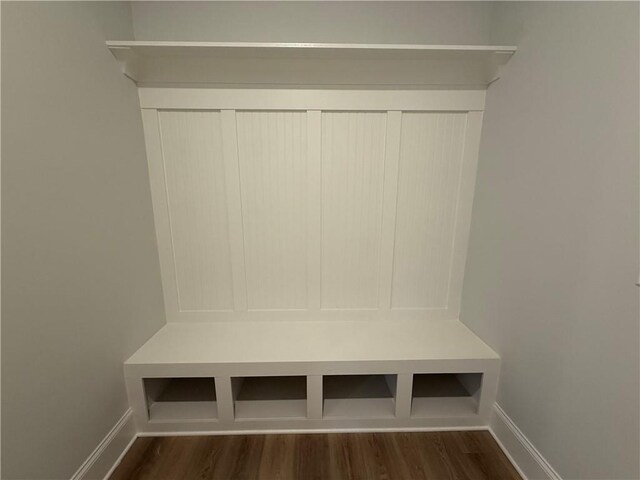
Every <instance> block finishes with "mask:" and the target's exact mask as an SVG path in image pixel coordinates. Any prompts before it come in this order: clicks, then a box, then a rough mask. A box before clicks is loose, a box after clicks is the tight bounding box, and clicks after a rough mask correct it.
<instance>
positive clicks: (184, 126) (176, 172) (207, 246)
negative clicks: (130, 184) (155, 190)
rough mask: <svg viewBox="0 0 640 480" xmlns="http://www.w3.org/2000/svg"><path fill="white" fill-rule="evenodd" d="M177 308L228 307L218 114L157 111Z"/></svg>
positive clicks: (226, 235) (230, 289)
mask: <svg viewBox="0 0 640 480" xmlns="http://www.w3.org/2000/svg"><path fill="white" fill-rule="evenodd" d="M159 121H160V132H161V138H162V149H163V156H164V168H165V175H166V185H167V199H168V208H169V216H170V227H171V240H172V243H173V255H174V259H175V275H176V283H177V290H178V301H179V309H180V310H181V311H191V310H231V309H233V287H232V285H233V283H232V278H231V262H230V249H229V233H228V230H229V229H228V217H227V201H226V190H225V170H224V161H223V155H222V134H221V124H220V113H219V112H178V111H161V112H159Z"/></svg>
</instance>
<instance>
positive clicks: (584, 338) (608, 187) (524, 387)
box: [462, 2, 640, 479]
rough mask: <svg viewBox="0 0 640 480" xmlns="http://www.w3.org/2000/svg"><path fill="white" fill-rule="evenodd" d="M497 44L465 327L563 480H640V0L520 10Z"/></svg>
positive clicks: (506, 400) (498, 29) (505, 400)
mask: <svg viewBox="0 0 640 480" xmlns="http://www.w3.org/2000/svg"><path fill="white" fill-rule="evenodd" d="M494 22H495V23H494V29H493V31H494V41H496V42H497V43H515V44H516V45H518V52H517V53H516V55H515V56H514V57H513V58H512V60H511V61H510V62H509V64H508V65H507V66H506V68H505V70H504V75H503V77H502V78H501V79H500V80H499V81H498V82H496V83H495V84H494V85H492V86H491V88H490V89H489V93H488V98H487V108H486V113H485V122H484V128H483V139H482V145H481V150H480V161H479V170H478V179H477V188H476V197H475V203H474V211H473V221H472V231H471V241H470V247H469V256H468V262H467V269H466V276H465V283H464V293H463V306H462V320H463V321H464V322H465V323H466V324H467V325H468V326H469V327H471V328H472V329H473V330H474V331H476V332H477V333H478V334H479V335H480V336H481V337H482V338H483V339H484V340H485V341H486V342H488V343H489V344H490V345H491V346H492V347H493V348H495V349H496V350H497V351H498V353H499V354H500V355H501V356H502V372H501V379H500V388H499V392H498V403H499V404H500V405H501V407H502V408H503V409H504V410H505V411H506V413H507V414H508V415H509V416H510V417H511V418H512V419H513V420H514V421H515V423H516V424H517V425H518V426H519V427H520V428H521V429H522V431H523V432H524V434H525V435H526V436H527V437H528V438H529V439H530V440H531V441H532V442H533V443H534V445H535V446H536V447H537V448H538V449H539V450H540V451H541V452H542V454H543V455H544V456H545V457H546V459H547V460H548V461H549V462H550V463H551V464H552V465H553V467H554V468H555V469H556V470H558V472H559V473H560V474H561V475H562V476H563V478H565V479H614V478H615V479H622V478H624V479H632V478H638V477H639V472H638V455H639V451H640V443H639V439H638V435H639V433H638V432H639V418H638V411H639V408H640V405H639V403H640V401H639V398H638V397H639V392H640V385H639V381H640V371H639V364H640V359H639V344H638V342H639V338H640V332H639V327H638V324H639V315H640V314H639V308H638V289H637V287H635V286H634V282H635V281H636V279H637V276H638V270H639V260H638V246H639V238H638V237H639V235H638V230H639V225H638V219H639V212H638V205H639V198H638V174H639V168H638V166H639V157H640V152H639V146H638V132H639V131H640V130H639V129H640V125H639V120H638V105H639V98H638V90H639V78H638V68H639V65H638V58H639V50H638V49H639V47H638V44H639V38H638V4H637V3H627V4H620V3H597V2H596V3H560V4H554V3H553V2H550V3H518V4H506V3H505V4H501V5H499V6H498V8H497V9H496V11H495V18H494Z"/></svg>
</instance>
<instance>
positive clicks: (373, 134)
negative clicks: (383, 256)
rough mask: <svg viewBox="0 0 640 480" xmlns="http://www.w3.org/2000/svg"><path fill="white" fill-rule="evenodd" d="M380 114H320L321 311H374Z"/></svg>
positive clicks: (380, 190)
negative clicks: (325, 309) (356, 309)
mask: <svg viewBox="0 0 640 480" xmlns="http://www.w3.org/2000/svg"><path fill="white" fill-rule="evenodd" d="M385 130H386V114H385V113H355V112H325V113H323V114H322V286H321V288H322V307H323V308H377V307H378V287H379V286H378V278H379V260H380V259H379V257H380V229H381V222H382V195H383V180H384V152H385Z"/></svg>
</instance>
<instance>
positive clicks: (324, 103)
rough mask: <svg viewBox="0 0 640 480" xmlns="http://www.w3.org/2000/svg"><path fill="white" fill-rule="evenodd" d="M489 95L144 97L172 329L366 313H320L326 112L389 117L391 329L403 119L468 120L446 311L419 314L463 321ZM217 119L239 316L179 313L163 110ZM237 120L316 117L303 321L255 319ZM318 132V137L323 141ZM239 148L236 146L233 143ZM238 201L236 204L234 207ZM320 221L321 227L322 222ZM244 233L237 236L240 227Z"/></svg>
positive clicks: (201, 92)
mask: <svg viewBox="0 0 640 480" xmlns="http://www.w3.org/2000/svg"><path fill="white" fill-rule="evenodd" d="M485 93H486V92H485V91H484V90H428V91H426V90H407V91H396V90H367V91H357V90H307V89H257V90H252V89H190V88H140V89H139V95H140V105H141V109H142V121H143V127H144V135H145V144H146V149H147V159H148V166H149V180H150V185H151V193H152V203H153V212H154V219H155V228H156V236H157V240H158V254H159V259H160V268H161V276H162V285H163V293H164V301H165V311H166V317H167V321H168V322H181V321H186V322H189V321H229V320H262V319H264V320H265V321H272V320H277V319H280V318H282V319H294V318H295V319H301V320H314V319H317V318H318V314H322V318H323V319H332V318H336V319H342V318H345V317H344V314H345V312H346V313H347V314H348V315H354V314H355V316H356V317H357V316H358V314H359V313H365V312H361V309H356V310H349V309H338V310H336V311H331V312H326V311H324V312H323V311H321V309H320V299H321V285H320V279H321V271H320V268H321V244H320V243H319V242H320V241H321V235H318V234H319V233H320V232H321V228H322V226H321V220H320V218H321V205H320V201H321V190H320V185H317V184H314V182H313V177H314V175H316V176H317V175H318V174H319V172H320V171H321V165H320V160H321V152H320V151H319V147H320V135H321V132H320V130H319V128H320V126H321V121H320V116H321V113H322V111H364V112H367V111H378V112H385V113H386V114H387V132H386V135H387V139H386V140H387V141H386V142H385V154H384V157H385V160H384V177H385V178H384V186H383V190H384V191H383V207H382V208H383V216H382V220H381V222H382V226H381V239H380V242H381V243H380V259H379V265H380V275H379V304H378V309H377V311H378V313H379V316H380V318H381V319H392V318H394V317H395V316H397V315H396V314H401V313H402V312H399V311H394V309H391V293H392V292H391V285H392V272H393V246H394V245H393V244H394V241H393V239H394V233H395V232H394V230H395V221H396V219H395V217H396V201H397V176H398V158H399V152H398V151H397V150H398V149H399V137H400V131H399V129H400V123H401V118H402V113H403V112H425V113H431V112H433V113H436V112H443V111H447V112H463V113H467V125H466V130H465V145H464V150H463V159H462V172H461V182H460V188H459V194H458V195H459V196H458V206H457V212H456V219H455V230H454V253H453V259H452V265H451V275H450V280H449V286H448V301H447V306H446V308H445V309H419V308H417V309H411V310H412V311H415V312H416V313H421V314H422V315H423V316H424V318H425V319H457V318H458V316H459V311H460V300H461V294H462V283H463V277H464V266H465V261H466V253H467V245H468V239H469V230H470V223H471V211H472V203H473V194H474V187H475V174H476V169H477V160H478V149H479V142H480V131H481V127H482V117H483V109H484V100H485ZM174 109H176V110H185V111H189V110H200V111H202V110H213V111H219V112H221V115H222V118H221V121H222V128H223V145H224V149H223V150H224V156H225V159H224V164H225V176H226V184H227V189H228V192H227V194H228V195H230V197H231V198H230V200H231V201H229V202H228V203H229V219H230V224H229V237H230V238H229V241H230V243H231V245H232V248H233V249H234V250H233V251H232V274H233V283H234V288H233V295H234V311H180V310H179V303H178V298H177V285H176V278H175V273H174V272H175V261H174V257H173V251H172V238H171V230H170V225H169V218H168V205H167V197H166V195H167V194H166V185H165V178H164V167H163V162H162V144H161V132H160V125H159V118H158V112H159V111H160V110H174ZM236 110H254V111H255V110H266V111H272V110H293V111H295V110H301V111H306V115H307V135H308V138H307V142H308V143H307V145H308V155H307V162H308V164H307V166H308V187H309V198H308V213H309V218H308V221H307V232H308V245H307V249H308V260H307V267H308V272H307V275H308V278H307V298H308V308H307V310H302V311H286V310H272V311H265V312H260V311H253V312H247V290H246V288H247V286H246V270H245V264H244V251H243V249H244V239H243V232H242V229H243V227H242V206H241V196H240V188H241V186H240V184H239V171H238V167H239V166H238V145H237V133H236V127H237V126H236V115H235V113H236ZM316 130H318V131H316ZM230 139H232V140H233V141H232V142H231V143H230V142H229V140H230ZM234 198H235V200H234ZM315 216H317V217H318V218H315ZM234 224H235V227H234Z"/></svg>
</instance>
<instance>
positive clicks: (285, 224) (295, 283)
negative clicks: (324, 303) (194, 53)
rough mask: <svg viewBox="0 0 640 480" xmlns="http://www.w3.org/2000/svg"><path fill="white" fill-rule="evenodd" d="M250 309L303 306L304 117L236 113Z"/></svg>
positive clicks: (304, 288) (304, 265)
mask: <svg viewBox="0 0 640 480" xmlns="http://www.w3.org/2000/svg"><path fill="white" fill-rule="evenodd" d="M236 122H237V130H238V159H239V163H240V183H241V195H242V218H243V226H244V246H245V265H246V277H247V302H248V308H249V309H253V310H260V309H304V308H306V306H307V190H308V187H307V118H306V113H304V112H237V113H236Z"/></svg>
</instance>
